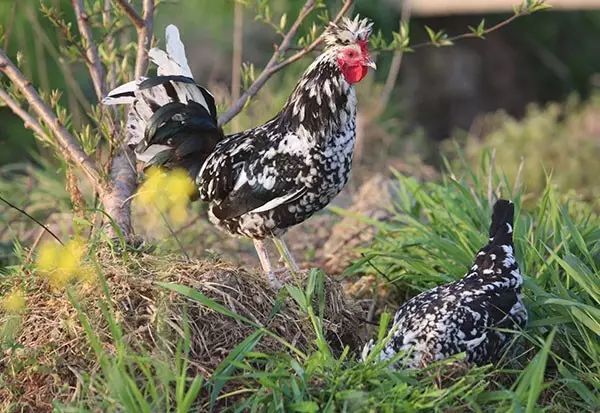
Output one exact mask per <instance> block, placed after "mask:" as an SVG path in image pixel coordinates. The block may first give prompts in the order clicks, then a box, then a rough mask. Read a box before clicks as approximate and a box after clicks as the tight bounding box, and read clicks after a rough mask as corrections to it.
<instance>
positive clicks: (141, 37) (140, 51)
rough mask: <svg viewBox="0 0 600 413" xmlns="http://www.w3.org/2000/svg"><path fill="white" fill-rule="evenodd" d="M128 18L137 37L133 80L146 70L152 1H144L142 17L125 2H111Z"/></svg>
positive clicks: (124, 0)
mask: <svg viewBox="0 0 600 413" xmlns="http://www.w3.org/2000/svg"><path fill="white" fill-rule="evenodd" d="M113 1H114V2H115V3H117V5H118V6H119V7H120V8H121V10H123V12H124V13H125V14H126V15H127V17H129V20H131V23H133V26H134V27H135V30H136V32H137V36H138V43H137V56H136V58H135V78H136V79H137V78H139V77H141V76H144V75H145V74H146V70H147V69H148V50H150V46H152V30H153V28H154V8H155V4H154V0H144V4H143V12H142V13H143V16H140V15H139V13H138V12H137V11H136V10H135V9H134V8H133V7H132V6H131V4H129V3H128V2H127V0H113Z"/></svg>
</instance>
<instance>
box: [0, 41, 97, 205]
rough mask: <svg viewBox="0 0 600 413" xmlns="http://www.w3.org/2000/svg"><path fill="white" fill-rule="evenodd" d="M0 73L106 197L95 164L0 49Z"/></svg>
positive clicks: (27, 120)
mask: <svg viewBox="0 0 600 413" xmlns="http://www.w3.org/2000/svg"><path fill="white" fill-rule="evenodd" d="M0 72H2V73H4V74H5V75H6V76H7V77H8V78H9V79H10V81H11V82H12V83H13V84H14V85H15V86H16V87H17V88H18V89H19V90H20V91H21V92H22V93H23V95H24V96H25V99H26V100H27V103H29V106H30V107H31V109H33V111H34V112H35V113H36V114H37V116H38V117H39V118H40V119H41V120H43V121H44V123H45V124H46V125H47V126H48V127H49V128H50V130H51V131H52V133H53V134H54V136H55V137H56V140H57V142H58V144H59V146H60V147H61V149H62V150H63V151H64V153H65V154H66V155H67V156H68V157H69V158H70V159H71V161H73V162H74V163H75V164H77V165H80V166H81V168H82V169H83V172H84V173H85V174H86V176H87V177H88V179H89V180H90V182H91V183H92V185H93V186H94V189H95V190H96V191H98V193H99V194H100V197H104V195H106V188H105V186H104V181H103V179H102V177H101V176H100V172H99V170H98V168H97V166H96V164H95V162H94V161H93V160H92V159H91V158H90V157H89V156H88V155H87V154H86V153H85V152H84V151H83V149H82V148H81V145H79V143H78V142H77V140H76V139H75V138H74V137H73V135H71V133H70V132H69V131H68V130H67V129H66V128H65V127H64V126H63V125H62V124H61V122H60V120H59V119H58V118H57V116H56V114H55V113H54V112H53V111H52V110H51V109H50V108H49V107H48V105H47V104H46V103H45V102H44V101H43V100H42V98H41V97H40V95H39V94H38V93H37V92H36V90H35V89H34V88H33V86H32V85H31V82H29V80H27V79H26V78H25V76H24V75H23V73H21V71H20V70H19V69H18V68H17V67H16V66H15V64H14V63H13V62H12V61H11V60H10V59H9V57H8V56H7V55H6V52H5V51H4V50H2V49H0ZM11 109H13V111H14V112H15V113H16V114H17V115H18V116H20V117H21V118H22V119H23V120H25V122H26V123H29V124H30V125H32V127H35V126H33V125H35V123H31V122H30V120H31V116H29V117H28V119H26V118H24V117H23V116H22V115H24V113H23V112H24V111H17V110H15V109H16V108H15V107H11ZM42 136H44V135H42Z"/></svg>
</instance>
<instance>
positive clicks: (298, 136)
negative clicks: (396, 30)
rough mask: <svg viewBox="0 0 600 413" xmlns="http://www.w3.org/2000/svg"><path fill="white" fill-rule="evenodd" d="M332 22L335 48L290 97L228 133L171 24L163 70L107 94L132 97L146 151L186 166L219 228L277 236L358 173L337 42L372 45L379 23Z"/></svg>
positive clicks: (139, 149)
mask: <svg viewBox="0 0 600 413" xmlns="http://www.w3.org/2000/svg"><path fill="white" fill-rule="evenodd" d="M328 30H329V32H328V34H327V36H326V38H325V40H326V44H327V47H326V48H325V50H324V52H323V53H322V54H321V55H320V56H319V57H318V58H317V59H316V60H315V61H314V62H313V63H312V64H311V65H310V67H309V68H308V69H307V70H306V71H305V73H304V74H303V76H302V78H301V79H300V81H299V83H298V84H297V86H296V88H295V89H294V91H293V92H292V94H291V96H290V97H289V99H288V101H287V102H286V104H285V106H284V107H283V108H282V110H281V111H280V112H279V113H278V114H277V115H276V116H275V117H274V118H273V119H271V120H270V121H268V122H267V123H265V124H264V125H261V126H258V127H256V128H254V129H250V130H247V131H243V132H239V133H236V134H233V135H229V136H224V135H223V133H222V131H221V130H220V129H219V128H218V127H217V119H216V110H215V107H214V100H213V99H212V96H211V95H210V93H209V92H208V91H207V90H206V89H204V88H202V87H200V86H198V85H196V83H195V82H194V81H193V79H192V78H191V72H190V70H189V67H188V66H187V61H186V60H185V51H184V49H183V44H181V42H180V40H179V34H178V32H177V30H176V28H174V26H169V28H167V53H165V52H163V51H161V50H158V49H153V51H151V53H150V57H151V58H152V59H153V61H154V62H155V63H156V64H157V65H158V67H159V71H158V74H159V75H162V78H150V79H147V80H143V79H142V80H141V81H137V82H130V83H129V84H126V85H123V86H121V87H119V88H117V89H115V90H114V91H113V92H111V93H110V94H109V96H108V97H107V99H106V100H105V103H107V104H115V103H129V104H131V109H130V113H129V120H128V124H127V129H128V134H129V143H130V145H133V146H134V147H135V149H136V153H137V155H138V159H140V160H142V161H144V162H145V163H146V164H147V165H152V164H156V165H164V166H167V167H169V168H172V167H184V168H186V169H187V170H188V171H189V173H190V175H191V176H192V177H193V178H194V179H195V181H196V184H197V187H198V193H199V197H200V199H201V200H203V201H205V202H208V203H209V218H210V220H211V221H212V222H213V223H214V224H216V225H217V226H218V227H219V228H221V229H224V230H225V231H227V232H229V233H232V234H236V235H243V236H247V237H251V238H254V239H263V238H268V237H276V236H279V235H281V234H282V233H283V232H285V231H286V229H287V228H289V227H290V226H293V225H296V224H298V223H300V222H302V221H304V220H306V219H307V218H308V217H310V216H311V215H312V214H313V213H315V212H316V211H318V210H320V209H322V208H324V207H325V206H326V205H327V204H328V203H329V202H330V201H331V200H332V199H333V198H334V197H335V196H336V195H337V194H338V193H339V192H340V191H341V190H342V188H343V187H344V185H345V184H346V182H347V180H348V177H349V174H350V168H351V163H352V153H353V149H354V140H355V115H356V95H355V91H354V87H353V86H352V85H351V84H350V83H348V81H346V79H345V77H344V75H343V74H342V72H341V71H340V68H339V65H338V62H337V60H336V59H337V53H338V51H339V49H338V48H341V47H346V46H347V45H348V44H350V43H352V42H356V41H361V42H363V46H362V47H366V46H364V44H366V39H367V37H368V35H369V33H370V30H371V26H370V23H368V21H367V20H366V19H364V20H359V19H355V20H349V19H345V20H344V21H343V23H342V24H341V25H340V26H335V25H334V26H331V27H330V28H329V29H328ZM169 39H171V43H169ZM357 47H358V46H357ZM148 82H150V83H148Z"/></svg>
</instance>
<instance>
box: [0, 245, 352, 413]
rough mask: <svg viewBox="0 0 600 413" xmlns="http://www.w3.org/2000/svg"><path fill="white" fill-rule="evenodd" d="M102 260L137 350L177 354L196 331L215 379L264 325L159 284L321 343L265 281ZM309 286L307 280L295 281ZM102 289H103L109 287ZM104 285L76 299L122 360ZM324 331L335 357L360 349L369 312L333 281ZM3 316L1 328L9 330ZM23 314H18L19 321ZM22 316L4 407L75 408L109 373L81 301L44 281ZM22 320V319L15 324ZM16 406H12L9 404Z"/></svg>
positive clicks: (212, 268) (196, 362) (194, 358)
mask: <svg viewBox="0 0 600 413" xmlns="http://www.w3.org/2000/svg"><path fill="white" fill-rule="evenodd" d="M98 263H99V265H100V267H101V268H102V270H103V273H104V277H105V279H106V287H107V288H106V290H107V293H108V296H109V297H110V299H109V300H108V301H109V302H110V306H111V307H112V311H111V313H112V314H114V315H115V317H116V319H117V321H118V322H119V324H120V326H121V328H122V331H123V333H124V338H125V340H126V342H127V343H128V345H130V346H131V347H132V348H134V349H140V350H143V351H144V352H146V353H150V354H153V353H157V354H158V353H160V354H163V355H164V354H165V352H166V354H169V353H174V352H175V351H176V350H175V347H176V345H177V342H178V341H180V340H179V339H180V338H182V337H184V335H185V333H184V331H186V329H187V330H188V331H189V332H190V339H191V349H190V353H189V361H190V365H191V368H192V369H193V371H194V372H196V373H199V374H202V375H204V376H205V377H208V376H210V374H211V373H212V371H213V370H214V369H215V367H216V366H217V365H218V364H219V363H220V362H221V361H222V360H223V359H224V358H225V357H226V356H227V355H228V354H229V352H230V351H231V349H233V348H234V347H235V346H236V345H237V344H238V343H240V342H241V341H242V340H244V339H245V338H246V337H248V335H250V334H251V333H252V332H253V331H254V330H255V327H252V326H249V325H247V324H244V323H242V322H239V321H236V320H234V319H232V318H230V317H228V316H225V315H222V314H221V313H218V312H215V311H213V310H211V309H209V308H207V307H205V306H203V305H201V304H200V303H198V302H196V301H193V300H191V299H188V298H186V297H184V296H182V295H181V294H178V293H175V292H172V291H170V290H167V289H165V288H164V287H161V286H159V285H157V282H169V283H176V284H179V285H184V286H187V287H191V288H193V289H195V290H197V291H200V292H201V293H202V294H204V295H205V296H207V297H209V298H210V299H212V300H214V301H216V302H217V303H219V304H221V305H223V306H225V307H226V308H227V309H229V310H231V311H233V312H234V313H237V314H239V315H242V316H244V317H246V318H247V319H250V320H252V321H254V322H255V323H257V324H259V325H262V326H265V327H266V328H268V329H269V330H270V331H272V332H274V333H276V334H277V335H279V336H280V337H282V338H284V339H285V340H287V341H288V342H290V343H293V344H294V345H295V346H297V347H298V348H300V349H302V350H308V349H309V347H310V346H312V339H313V338H314V331H313V329H312V326H311V323H310V321H309V320H308V319H307V317H306V314H305V313H304V312H302V311H301V310H300V309H299V308H298V307H297V306H296V305H295V302H294V301H293V300H292V299H291V298H286V299H285V300H284V301H283V305H281V306H280V307H278V308H280V309H279V311H278V312H276V313H275V314H273V313H274V311H273V309H274V306H275V304H276V301H277V292H275V291H273V290H272V289H271V288H270V287H269V286H268V284H267V283H266V280H265V277H264V276H262V275H261V274H254V273H250V272H247V271H245V270H243V269H240V268H235V267H232V266H231V265H228V264H227V263H224V262H219V261H198V260H192V261H186V260H184V259H182V258H181V257H179V256H167V257H165V256H162V257H158V256H153V255H138V256H132V255H130V256H128V257H127V259H123V258H121V257H116V256H113V255H111V254H110V253H108V252H106V251H103V252H101V253H100V254H99V255H98ZM295 283H297V284H299V285H301V284H302V283H303V280H302V279H298V280H295ZM99 284H100V283H99ZM105 294H106V293H105V292H103V288H102V286H101V285H96V286H95V287H86V288H83V287H82V288H79V289H77V292H76V294H75V295H76V297H75V298H74V301H75V302H76V303H77V304H78V305H79V306H80V307H81V309H82V313H83V314H85V315H86V317H87V318H88V319H89V321H90V324H91V326H92V327H93V329H94V333H95V334H96V335H97V336H98V338H99V340H100V342H101V345H102V346H103V348H104V350H105V351H107V352H108V353H109V354H111V353H114V351H115V349H114V340H113V337H112V335H111V332H110V329H109V326H108V323H107V320H106V316H105V315H103V305H105V304H107V299H106V298H105ZM325 303H326V309H325V314H324V329H325V333H326V337H327V338H328V340H329V342H330V345H331V347H332V349H334V351H336V350H340V349H341V348H342V347H343V346H344V345H348V346H350V347H351V348H352V349H356V348H357V346H358V345H359V344H360V342H361V341H362V340H361V339H360V334H357V333H359V329H360V327H359V326H360V325H361V324H362V323H360V322H359V321H358V320H360V319H362V318H364V314H363V312H362V310H361V309H360V308H359V307H358V306H357V305H355V304H353V303H351V302H349V301H348V300H347V299H346V298H345V297H344V293H343V291H342V289H341V287H340V286H339V284H338V283H337V282H335V281H333V280H330V279H326V281H325ZM7 317H8V316H6V315H4V316H1V315H0V325H4V324H6V322H7V321H9V320H7ZM11 317H15V316H11ZM18 317H20V319H19V322H20V323H19V327H18V330H17V332H16V333H15V334H14V335H13V343H14V345H13V346H11V347H12V348H11V349H10V350H7V351H5V352H4V354H0V410H2V408H3V407H6V406H8V405H10V403H11V402H13V403H14V402H17V405H18V406H19V407H21V411H35V412H43V411H51V410H52V406H51V403H52V401H53V400H60V401H63V402H66V401H69V400H70V399H71V398H72V397H74V396H75V395H76V394H77V391H78V390H79V388H80V386H81V385H82V379H81V374H82V373H84V374H93V373H94V372H95V371H98V369H99V366H98V365H97V362H96V357H95V356H94V354H93V351H92V348H91V345H90V340H89V338H88V337H87V335H86V333H85V331H84V329H83V327H82V324H81V321H80V318H79V317H80V314H78V312H77V310H76V309H75V307H74V305H73V303H72V302H71V301H70V300H69V298H68V297H67V294H65V293H64V291H63V292H55V291H54V292H53V291H52V290H51V289H50V288H49V287H48V285H47V284H46V283H45V282H44V281H43V280H42V279H40V278H39V277H33V278H32V281H31V283H30V286H29V288H28V294H27V311H26V312H25V313H24V314H22V315H21V316H18ZM12 321H13V322H14V320H12ZM258 351H264V352H280V351H283V350H282V346H281V345H280V344H279V343H278V342H276V341H275V339H272V338H269V337H265V338H264V339H263V340H261V342H260V344H259V346H258ZM4 403H6V404H4Z"/></svg>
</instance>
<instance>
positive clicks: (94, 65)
mask: <svg viewBox="0 0 600 413" xmlns="http://www.w3.org/2000/svg"><path fill="white" fill-rule="evenodd" d="M71 3H72V4H73V10H74V12H75V19H76V20H77V27H78V28H79V33H80V34H81V37H82V39H83V41H84V45H83V47H84V49H85V55H86V64H87V67H88V70H89V72H90V77H91V79H92V83H93V84H94V90H95V91H96V96H97V97H98V100H102V98H103V97H104V96H105V95H106V92H107V90H106V83H105V82H104V80H105V79H104V68H103V67H102V61H101V60H100V55H99V54H98V47H97V46H96V43H95V42H94V37H93V34H92V29H91V27H90V24H89V21H88V19H89V17H88V15H87V13H86V12H85V7H84V5H83V0H72V1H71Z"/></svg>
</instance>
